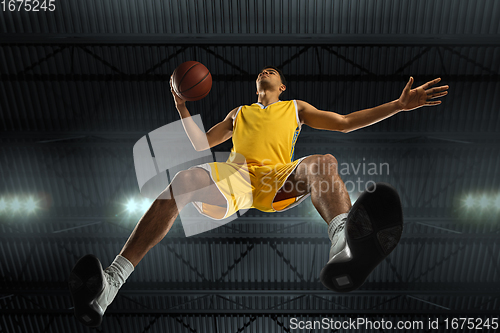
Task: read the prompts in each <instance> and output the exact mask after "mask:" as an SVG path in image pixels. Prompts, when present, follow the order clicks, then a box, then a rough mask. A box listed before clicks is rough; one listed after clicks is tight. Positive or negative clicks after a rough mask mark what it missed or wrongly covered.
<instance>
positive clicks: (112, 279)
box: [104, 269, 121, 288]
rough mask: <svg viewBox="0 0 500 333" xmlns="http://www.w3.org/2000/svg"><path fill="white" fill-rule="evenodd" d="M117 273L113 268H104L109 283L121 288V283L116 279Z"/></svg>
mask: <svg viewBox="0 0 500 333" xmlns="http://www.w3.org/2000/svg"><path fill="white" fill-rule="evenodd" d="M115 274H116V272H114V271H112V270H108V269H106V270H104V276H105V277H106V281H108V284H109V285H111V286H113V287H116V288H120V287H121V283H120V282H118V281H116V279H115Z"/></svg>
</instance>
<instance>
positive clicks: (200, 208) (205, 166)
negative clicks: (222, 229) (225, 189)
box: [188, 163, 236, 221]
mask: <svg viewBox="0 0 500 333" xmlns="http://www.w3.org/2000/svg"><path fill="white" fill-rule="evenodd" d="M193 168H201V169H203V170H206V171H208V173H209V175H210V178H212V181H213V182H214V184H215V187H217V189H218V190H219V192H220V194H221V195H222V197H223V198H224V199H225V200H226V212H225V213H224V216H223V217H222V218H220V219H216V218H214V217H212V216H210V215H207V214H205V213H204V212H203V206H202V202H201V201H192V204H193V206H194V207H195V208H196V209H197V210H198V212H199V213H200V214H201V215H203V216H206V217H209V218H211V219H212V220H216V221H221V220H224V219H225V218H226V215H227V213H228V211H229V201H228V200H227V198H226V196H225V195H224V194H223V193H222V191H221V190H220V188H219V186H217V182H216V181H215V179H214V177H213V175H212V168H211V167H210V165H209V164H208V163H203V164H200V165H195V166H192V167H190V168H189V169H188V170H191V169H193ZM205 204H206V205H210V204H207V203H205ZM212 206H217V205H212ZM218 207H220V206H218ZM235 213H236V212H235Z"/></svg>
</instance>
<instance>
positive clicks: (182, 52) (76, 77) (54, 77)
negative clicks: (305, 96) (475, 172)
mask: <svg viewBox="0 0 500 333" xmlns="http://www.w3.org/2000/svg"><path fill="white" fill-rule="evenodd" d="M126 46H133V45H126ZM133 47H136V48H137V47H139V48H140V50H141V51H142V52H143V57H144V58H145V59H150V60H151V63H152V65H151V66H150V67H149V68H147V69H146V70H144V71H143V73H140V74H132V73H125V72H124V71H122V70H120V69H119V68H118V67H117V64H113V63H112V62H111V61H112V60H107V59H104V58H103V56H101V55H99V54H98V53H101V54H102V53H103V51H104V50H106V52H113V49H116V50H115V51H114V52H119V51H118V49H117V46H103V45H78V44H76V45H44V46H43V48H44V50H45V51H44V53H47V52H48V53H47V54H46V55H45V56H43V57H42V58H40V59H38V60H34V61H33V63H31V64H27V65H25V67H24V68H23V69H22V70H20V71H18V72H17V73H15V74H14V73H10V74H6V73H4V74H2V76H1V78H2V80H4V81H12V82H19V81H54V82H65V81H97V82H99V81H106V82H109V81H119V82H124V81H133V82H144V81H147V82H168V81H169V79H170V74H171V73H154V72H155V71H156V70H159V71H160V72H161V71H162V70H163V67H164V66H165V65H166V64H168V63H169V62H170V61H171V60H173V59H176V58H177V57H180V56H184V57H186V56H188V54H189V52H191V56H192V55H193V54H195V53H196V52H205V53H206V54H207V55H210V56H212V57H213V58H215V59H218V60H219V61H221V62H222V63H224V64H226V65H229V66H231V67H232V68H233V69H235V70H236V71H237V72H238V74H230V75H227V74H225V75H224V74H213V78H214V80H216V81H234V80H236V81H253V80H254V79H255V74H254V73H248V72H247V71H246V70H244V69H242V68H241V66H239V65H236V64H235V63H234V62H232V61H230V60H229V59H226V58H225V57H223V56H221V55H220V54H218V53H217V52H215V51H214V50H212V48H214V46H203V45H190V46H182V45H175V46H174V47H176V51H175V52H174V53H172V54H168V55H166V56H165V57H164V58H163V59H156V60H152V56H153V55H154V54H156V56H155V58H157V57H158V56H159V55H158V54H157V53H158V52H157V51H158V49H157V48H163V47H164V46H161V45H157V46H151V45H145V46H133ZM377 47H379V48H381V47H382V46H379V45H377ZM397 47H413V48H415V47H414V46H402V45H398V46H397ZM0 48H2V49H3V52H4V57H5V58H6V59H8V61H13V60H12V59H10V60H9V57H10V58H12V57H15V53H17V54H19V53H23V52H27V50H28V49H29V48H30V47H29V46H28V45H24V44H14V45H10V44H4V45H2V44H0ZM230 48H234V47H233V46H231V47H230ZM275 48H276V46H275ZM312 48H313V46H311V45H309V46H304V47H302V48H300V49H299V50H298V51H297V52H296V53H295V54H292V55H291V57H290V58H289V59H287V60H285V61H283V62H282V63H281V64H279V65H278V66H279V67H284V66H286V65H289V64H290V63H292V62H293V61H294V60H296V59H297V58H299V57H300V56H302V55H303V54H304V53H306V52H307V51H309V50H310V49H312ZM340 48H342V46H339V45H333V46H332V45H330V46H325V45H322V46H320V47H314V51H315V52H316V55H317V59H318V66H319V67H320V68H321V62H320V59H319V53H318V52H319V49H321V50H322V51H323V52H327V53H330V54H333V55H334V56H336V57H337V58H338V59H341V60H342V61H343V62H345V63H347V64H349V65H350V66H352V67H353V68H356V69H357V70H360V71H361V73H360V74H357V75H335V74H320V75H311V74H301V75H293V74H291V75H290V74H289V75H287V77H288V78H289V80H290V81H305V82H309V81H313V80H314V81H323V82H324V81H332V82H335V81H348V82H355V81H375V82H381V81H402V82H405V81H406V79H407V75H406V74H403V71H404V69H405V68H407V67H409V66H410V65H412V64H413V63H415V62H416V61H418V60H419V59H420V58H421V57H422V56H424V55H426V54H427V53H429V52H435V53H436V54H437V55H438V57H441V58H442V57H443V56H444V55H443V54H444V52H448V54H449V55H452V54H453V55H455V56H457V57H459V58H461V59H464V60H465V61H466V62H468V63H470V64H473V65H474V66H475V67H478V68H480V69H481V70H482V71H484V72H487V73H488V75H486V74H485V73H483V74H482V75H472V74H467V75H465V74H460V73H458V74H455V73H453V74H449V75H447V80H448V81H450V82H455V81H461V82H495V81H498V79H499V73H498V72H496V71H494V70H493V69H491V68H488V67H486V66H484V65H483V64H480V63H478V62H477V61H475V60H474V59H471V58H470V57H468V56H465V55H463V54H462V53H461V51H463V49H462V48H459V50H456V49H454V48H453V47H450V46H446V45H435V46H425V47H424V46H422V47H418V49H420V51H419V52H418V53H417V54H416V55H415V56H414V57H413V58H412V59H410V60H409V61H407V62H406V63H405V64H404V65H403V66H402V67H400V68H398V69H396V71H395V72H394V73H392V74H385V75H380V74H377V73H373V72H372V71H370V70H368V69H367V68H365V67H364V66H362V65H360V64H358V63H356V62H355V61H352V60H351V59H349V58H348V57H346V56H345V55H343V54H341V53H340V51H339V49H340ZM495 48H498V46H494V45H491V44H490V45H485V46H484V49H485V50H490V51H491V50H493V49H495ZM75 49H78V50H81V53H82V52H83V53H84V54H86V55H87V56H89V57H90V58H92V59H94V61H96V62H98V63H100V64H102V65H104V67H106V68H109V69H110V70H111V71H112V72H114V73H93V74H80V73H75V72H74V66H73V59H74V51H75ZM65 50H66V51H67V52H69V57H70V58H71V64H70V73H64V71H62V73H58V74H49V73H45V74H44V73H40V74H39V73H36V74H35V73H30V72H32V71H33V69H35V68H37V67H39V66H40V65H41V64H42V63H45V62H47V61H48V60H50V59H52V58H53V57H55V56H56V55H58V54H60V53H62V52H63V51H65ZM414 51H416V50H414ZM115 61H116V59H115ZM155 62H156V63H155ZM441 66H442V68H441V69H442V70H443V72H445V73H446V72H448V71H447V69H446V66H445V63H444V62H441ZM419 78H420V79H422V80H430V79H433V78H434V77H432V76H419Z"/></svg>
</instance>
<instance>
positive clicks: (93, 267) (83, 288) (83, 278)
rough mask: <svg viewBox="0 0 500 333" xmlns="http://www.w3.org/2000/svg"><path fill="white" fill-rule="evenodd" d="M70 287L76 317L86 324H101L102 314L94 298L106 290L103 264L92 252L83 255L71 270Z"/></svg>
mask: <svg viewBox="0 0 500 333" xmlns="http://www.w3.org/2000/svg"><path fill="white" fill-rule="evenodd" d="M68 287H69V291H70V293H71V298H72V299H73V305H74V313H75V317H76V318H77V319H78V320H79V321H80V322H81V323H82V324H84V325H86V326H89V327H97V326H99V325H101V322H102V314H101V312H100V311H99V308H98V305H97V304H94V303H93V300H94V299H95V298H96V297H97V296H98V295H99V294H101V293H102V291H103V290H104V280H103V276H102V266H101V263H100V262H99V259H97V257H95V256H94V255H92V254H88V255H86V256H83V257H82V258H80V260H78V262H77V263H76V264H75V267H73V269H72V270H71V273H70V275H69V279H68Z"/></svg>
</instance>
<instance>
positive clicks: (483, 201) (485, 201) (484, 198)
mask: <svg viewBox="0 0 500 333" xmlns="http://www.w3.org/2000/svg"><path fill="white" fill-rule="evenodd" d="M489 204H490V199H488V197H487V196H486V195H483V196H482V197H481V199H479V207H481V208H482V209H485V208H488V206H489Z"/></svg>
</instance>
